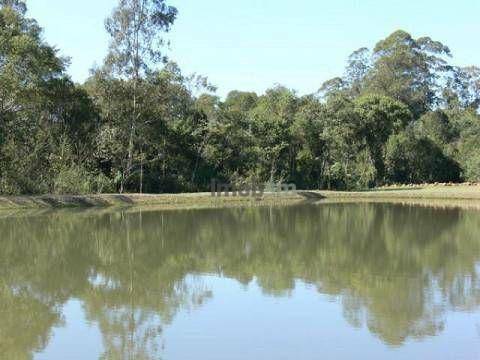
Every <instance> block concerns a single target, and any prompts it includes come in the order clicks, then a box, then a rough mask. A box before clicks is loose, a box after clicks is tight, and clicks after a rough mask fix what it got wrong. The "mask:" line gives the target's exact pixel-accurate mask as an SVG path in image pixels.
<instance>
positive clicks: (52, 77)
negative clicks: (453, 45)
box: [0, 0, 480, 194]
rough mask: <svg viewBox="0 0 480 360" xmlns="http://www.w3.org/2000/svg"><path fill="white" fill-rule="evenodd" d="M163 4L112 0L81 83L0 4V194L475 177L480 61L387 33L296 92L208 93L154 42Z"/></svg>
mask: <svg viewBox="0 0 480 360" xmlns="http://www.w3.org/2000/svg"><path fill="white" fill-rule="evenodd" d="M176 17H177V10H176V9H175V8H173V7H171V6H168V5H167V4H166V3H165V2H164V1H163V0H161V1H159V0H155V1H154V0H119V4H118V6H117V7H116V8H115V9H114V10H113V12H112V15H111V17H110V18H109V19H107V21H106V30H107V31H108V33H109V34H110V35H111V38H112V41H111V44H110V48H109V54H108V56H107V58H106V59H105V63H104V64H102V66H100V67H98V68H96V69H94V70H92V74H91V77H90V78H89V79H88V80H87V81H86V82H85V83H84V84H75V83H74V82H72V80H71V79H70V78H69V77H68V75H67V73H66V68H67V66H68V59H64V58H61V57H59V56H58V54H57V50H56V49H55V48H53V47H51V46H49V45H48V44H47V43H46V42H45V41H44V40H43V38H42V31H41V28H40V27H39V25H38V24H37V22H36V21H35V20H33V19H30V18H28V17H27V15H26V5H25V3H24V2H23V1H21V0H0V193H2V194H34V193H50V192H53V193H89V192H117V191H119V192H124V191H128V192H139V191H140V192H180V191H199V190H207V189H208V188H209V185H210V181H211V179H212V178H216V179H218V180H221V181H225V182H230V183H233V184H242V183H263V182H267V181H270V182H293V183H295V184H297V186H298V187H299V188H305V189H307V188H308V189H326V188H328V189H360V188H368V187H372V186H378V185H383V184H391V183H421V182H447V181H452V182H459V181H480V152H479V151H478V149H479V146H480V116H479V106H480V68H477V67H474V66H472V67H467V68H460V67H456V66H453V65H451V63H450V62H449V59H450V57H451V53H450V50H449V48H448V47H447V46H445V45H444V44H442V43H440V42H438V41H435V40H433V39H431V38H429V37H422V38H418V39H415V38H413V37H412V36H411V35H410V34H408V33H406V32H404V31H396V32H394V33H393V34H391V35H389V36H388V37H387V38H385V39H383V40H381V41H379V42H378V43H377V44H376V46H375V47H374V48H373V49H372V50H369V49H366V48H361V49H359V50H357V51H355V52H353V53H352V55H351V56H350V57H349V59H348V63H347V67H346V70H345V74H344V76H342V77H338V78H334V79H331V80H329V81H327V82H325V83H324V84H323V85H322V86H321V88H320V90H319V92H318V93H315V94H311V95H306V96H299V95H297V93H296V92H295V91H292V90H290V89H287V88H285V87H282V86H275V87H273V88H271V89H269V90H267V91H266V92H265V94H262V95H257V94H255V93H253V92H241V91H232V92H230V93H229V94H228V96H227V97H226V98H225V99H221V98H219V97H218V96H215V95H214V93H215V91H214V90H215V88H214V87H213V86H212V85H211V84H210V83H209V82H208V79H207V78H205V77H202V76H198V75H192V76H186V75H184V74H183V73H182V72H181V70H180V69H179V68H178V66H177V65H176V64H175V63H173V62H168V61H167V59H166V58H165V56H164V54H163V52H162V49H163V46H164V45H165V40H164V39H163V37H162V35H163V34H164V33H165V32H167V31H169V29H170V28H171V26H172V25H173V24H174V21H175V19H176Z"/></svg>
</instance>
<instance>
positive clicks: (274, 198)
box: [0, 184, 480, 210]
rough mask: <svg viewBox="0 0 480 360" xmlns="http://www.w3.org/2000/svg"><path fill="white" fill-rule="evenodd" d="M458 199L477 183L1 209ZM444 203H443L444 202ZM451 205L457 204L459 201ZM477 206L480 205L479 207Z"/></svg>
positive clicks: (124, 198)
mask: <svg viewBox="0 0 480 360" xmlns="http://www.w3.org/2000/svg"><path fill="white" fill-rule="evenodd" d="M452 200H458V201H461V202H465V201H466V202H468V203H470V205H471V204H472V203H473V204H474V205H475V204H479V205H480V184H441V185H433V184H432V185H421V186H420V185H408V186H390V187H384V188H378V189H373V190H368V191H356V192H347V191H303V190H299V191H297V192H288V193H265V194H264V195H263V196H262V197H259V198H255V197H251V196H245V197H242V196H225V195H224V194H223V195H222V196H212V194H211V193H188V194H92V195H42V196H2V197H0V210H1V209H38V208H68V207H76V208H82V207H83V208H87V207H138V206H142V207H155V208H158V209H188V208H208V207H231V206H247V207H248V206H268V205H291V204H296V203H302V202H319V201H324V202H332V201H334V202H337V201H358V202H361V201H382V202H385V201H387V202H398V201H402V202H407V203H412V204H415V203H416V202H417V203H418V204H424V205H428V204H429V203H431V204H440V205H441V203H439V202H438V201H452ZM444 204H445V205H446V204H447V203H446V202H445V203H444ZM451 204H455V205H458V204H459V203H458V202H454V203H451ZM478 208H480V206H479V207H478Z"/></svg>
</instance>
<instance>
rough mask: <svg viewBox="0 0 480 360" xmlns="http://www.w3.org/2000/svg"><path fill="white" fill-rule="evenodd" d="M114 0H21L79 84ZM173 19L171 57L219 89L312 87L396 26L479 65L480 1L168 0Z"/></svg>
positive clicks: (96, 54) (96, 57)
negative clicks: (278, 85)
mask: <svg viewBox="0 0 480 360" xmlns="http://www.w3.org/2000/svg"><path fill="white" fill-rule="evenodd" d="M116 2H117V1H116V0H81V1H74V0H27V3H28V5H29V9H30V12H29V15H30V16H32V17H35V18H36V19H37V20H38V21H39V23H40V25H41V26H42V27H43V28H44V29H45V38H46V40H47V41H48V42H49V43H51V44H53V45H55V46H57V47H58V48H59V49H60V50H61V54H62V55H66V56H70V57H71V58H72V65H71V66H70V69H69V72H70V74H71V75H72V77H73V79H74V80H75V81H83V80H84V79H85V78H86V77H87V76H88V71H89V69H90V68H91V67H92V65H93V64H94V63H98V64H100V63H101V62H102V60H103V57H104V56H105V52H106V48H107V45H108V37H107V35H106V34H105V31H104V27H103V23H104V19H105V17H107V16H108V15H109V14H110V12H111V9H112V8H113V7H114V5H115V4H116ZM170 4H171V5H174V6H176V7H177V8H178V10H179V16H178V20H177V22H176V24H175V25H174V27H173V29H172V31H171V33H170V34H169V35H168V38H169V39H170V40H171V42H172V45H171V49H170V50H169V51H168V55H169V57H170V58H171V59H172V60H174V61H176V62H177V63H178V64H179V65H180V67H181V68H182V70H183V71H184V72H186V73H191V72H196V73H200V74H203V75H207V76H208V77H209V79H210V81H211V82H212V83H213V84H215V85H217V86H218V87H219V91H218V94H219V95H222V96H223V95H225V94H226V93H227V92H228V91H230V90H233V89H237V90H253V91H257V92H259V93H261V92H263V91H264V90H265V89H267V88H269V87H271V86H272V85H274V84H276V83H281V84H283V85H286V86H288V87H290V88H293V89H296V90H298V92H299V93H300V94H305V93H310V92H314V91H316V90H317V89H318V88H319V87H320V85H321V84H322V82H323V81H325V80H327V79H329V78H331V77H334V76H337V75H341V74H342V72H343V69H344V65H345V61H346V58H347V57H348V55H349V54H350V53H351V52H352V51H353V50H355V49H358V48H359V47H362V46H367V47H370V48H371V47H373V46H374V44H375V42H376V41H378V40H379V39H381V38H383V37H385V36H387V35H388V34H390V33H391V32H393V31H394V30H397V29H404V30H406V31H408V32H410V33H411V34H413V35H414V36H424V35H428V36H431V37H432V38H434V39H435V40H439V41H442V42H444V43H445V44H447V45H448V46H449V47H450V48H451V50H452V52H453V55H454V58H453V62H454V63H455V64H457V65H472V64H476V65H480V46H479V45H478V39H479V35H480V20H479V14H480V1H478V0H457V1H440V0H402V1H400V0H336V1H333V0H331V1H322V0H296V1H289V0H241V1H238V0H171V1H170Z"/></svg>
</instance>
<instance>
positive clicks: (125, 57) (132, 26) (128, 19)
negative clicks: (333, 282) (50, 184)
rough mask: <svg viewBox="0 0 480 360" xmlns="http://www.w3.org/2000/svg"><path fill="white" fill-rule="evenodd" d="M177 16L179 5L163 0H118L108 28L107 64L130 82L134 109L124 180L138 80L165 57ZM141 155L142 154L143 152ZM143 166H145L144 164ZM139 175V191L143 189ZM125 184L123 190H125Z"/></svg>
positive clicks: (130, 153)
mask: <svg viewBox="0 0 480 360" xmlns="http://www.w3.org/2000/svg"><path fill="white" fill-rule="evenodd" d="M176 17H177V9H176V8H175V7H172V6H169V5H167V4H166V3H165V1H164V0H119V3H118V5H117V7H116V8H115V9H114V10H113V13H112V15H111V16H110V17H109V18H108V19H107V20H106V22H105V28H106V30H107V32H108V33H109V35H110V36H111V42H110V47H109V53H108V55H107V58H106V61H105V62H106V66H107V68H108V69H109V70H111V72H112V73H113V74H116V75H119V76H120V77H122V78H123V79H125V80H128V81H129V82H131V85H132V91H131V101H132V110H131V114H130V124H129V137H128V145H127V159H128V161H127V166H126V168H125V169H123V173H122V178H123V181H122V184H124V182H125V180H127V179H128V178H129V177H130V174H131V171H132V170H133V162H134V150H135V149H134V147H135V136H136V129H137V126H138V124H137V123H138V121H139V112H138V97H139V95H140V94H139V89H138V87H139V82H141V81H142V78H143V77H144V76H145V75H146V74H148V73H149V72H150V71H151V70H152V69H153V68H154V67H155V65H157V64H159V63H163V62H165V60H166V57H165V54H164V52H163V47H164V45H165V44H166V41H165V39H164V36H163V34H164V33H166V32H168V31H169V30H170V28H171V26H172V25H173V23H174V21H175V19H176ZM140 157H142V155H141V156H140ZM142 168H143V166H142ZM142 187H143V185H142V179H140V192H142ZM123 190H124V189H123V186H122V188H121V191H123Z"/></svg>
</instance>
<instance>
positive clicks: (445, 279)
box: [0, 204, 480, 359]
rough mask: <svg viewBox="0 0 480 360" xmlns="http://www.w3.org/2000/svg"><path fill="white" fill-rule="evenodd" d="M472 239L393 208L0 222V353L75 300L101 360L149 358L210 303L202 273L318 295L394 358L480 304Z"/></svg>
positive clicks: (25, 340) (429, 216)
mask: <svg viewBox="0 0 480 360" xmlns="http://www.w3.org/2000/svg"><path fill="white" fill-rule="evenodd" d="M479 225H480V214H479V213H478V212H473V211H463V210H459V209H432V208H419V207H409V206H402V205H388V204H376V205H373V204H349V205H348V204H347V205H346V204H343V205H340V204H328V205H322V206H298V207H297V206H295V207H288V208H282V209H278V208H271V209H270V208H260V209H259V208H256V209H228V210H201V211H200V210H197V211H181V212H143V213H122V212H112V213H106V214H102V215H99V214H95V215H93V214H85V213H70V212H67V213H64V212H61V213H52V214H49V215H43V216H36V217H14V218H8V219H1V220H0V229H1V233H2V238H1V240H0V245H1V247H2V252H1V253H0V274H1V279H2V284H1V287H0V309H2V310H0V339H1V340H0V351H2V353H5V351H7V354H12V356H11V358H16V357H15V356H13V355H15V354H17V355H18V354H22V353H23V354H28V353H29V352H31V351H35V350H38V349H41V348H42V347H43V346H45V344H46V343H47V342H48V336H49V331H50V329H51V328H52V327H53V326H56V325H59V324H61V321H62V318H61V310H59V309H60V307H61V305H62V304H64V303H65V302H66V301H67V300H68V299H70V298H72V297H75V298H79V299H81V300H82V301H83V303H84V306H85V310H86V314H87V317H88V319H89V320H90V321H93V322H96V323H98V324H99V327H100V330H101V331H102V334H103V337H104V345H105V349H106V351H105V354H104V357H105V358H107V359H110V358H111V359H117V358H125V359H128V358H135V359H147V358H156V357H157V356H159V354H160V353H161V342H162V339H161V336H162V328H163V326H165V325H168V323H170V322H171V321H172V319H173V317H174V315H175V313H176V312H177V311H178V310H179V309H181V308H184V307H195V306H200V305H201V304H202V303H203V302H204V301H207V300H208V298H209V297H210V296H211V293H210V291H209V289H208V288H207V287H206V286H205V285H203V284H202V283H201V277H199V278H198V280H197V281H192V280H191V279H190V280H187V278H189V276H188V275H191V274H204V273H212V274H219V275H222V276H228V277H231V278H234V279H237V280H238V281H240V282H242V283H245V284H247V283H249V282H250V281H252V279H254V278H255V279H257V281H258V283H259V284H260V286H261V287H262V289H263V290H264V291H265V292H266V293H269V294H274V295H277V296H282V295H285V294H288V293H289V292H290V291H291V290H292V289H293V288H294V286H295V280H302V281H305V282H308V283H311V284H314V285H315V286H316V287H317V289H318V291H319V292H320V293H322V294H328V295H331V296H335V297H337V298H338V299H339V301H341V303H342V305H343V311H344V315H345V318H346V319H347V320H348V321H349V323H350V324H352V326H361V325H363V324H365V325H367V326H368V328H369V329H370V331H371V332H372V333H374V334H376V335H377V336H379V337H380V338H381V339H382V340H383V341H385V342H386V343H389V344H392V345H401V344H402V343H403V342H404V341H405V339H406V338H408V337H416V338H422V337H424V336H428V335H434V334H437V333H438V332H439V331H441V330H442V329H443V327H444V326H445V324H444V320H443V317H444V314H445V312H446V311H448V310H472V309H475V308H477V306H478V305H479V304H480V281H479V279H478V271H477V269H476V264H477V262H478V260H479V256H480V241H479V239H478V236H477V229H478V228H479ZM314 310H315V309H312V311H314ZM16 320H18V321H16ZM4 335H5V336H4ZM5 339H6V340H5ZM17 358H20V357H18V356H17Z"/></svg>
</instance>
